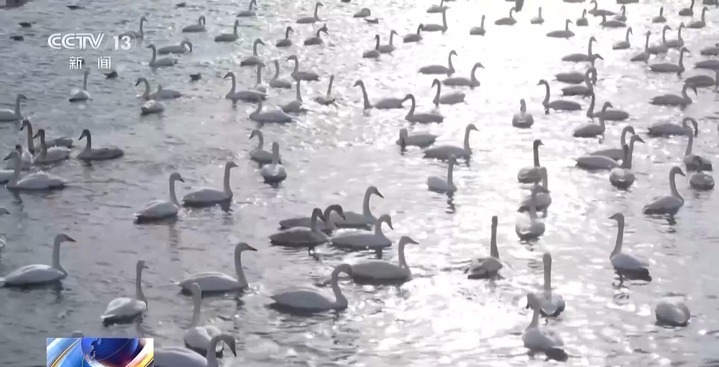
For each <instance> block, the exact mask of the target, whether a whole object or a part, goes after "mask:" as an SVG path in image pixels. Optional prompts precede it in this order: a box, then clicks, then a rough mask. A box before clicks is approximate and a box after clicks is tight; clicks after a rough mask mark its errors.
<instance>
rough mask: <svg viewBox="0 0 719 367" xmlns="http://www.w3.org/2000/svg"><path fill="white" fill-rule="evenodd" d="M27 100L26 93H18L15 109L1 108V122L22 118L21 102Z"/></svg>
mask: <svg viewBox="0 0 719 367" xmlns="http://www.w3.org/2000/svg"><path fill="white" fill-rule="evenodd" d="M25 100H27V97H25V95H24V94H18V95H17V97H15V108H14V109H12V110H10V109H7V108H4V109H0V122H12V121H20V120H22V119H23V117H22V114H21V113H20V102H21V101H25Z"/></svg>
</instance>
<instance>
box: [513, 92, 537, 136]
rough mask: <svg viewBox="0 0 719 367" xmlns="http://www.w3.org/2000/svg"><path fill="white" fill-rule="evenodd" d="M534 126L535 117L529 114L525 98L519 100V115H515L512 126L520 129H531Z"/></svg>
mask: <svg viewBox="0 0 719 367" xmlns="http://www.w3.org/2000/svg"><path fill="white" fill-rule="evenodd" d="M533 124H534V117H532V114H531V113H527V102H525V101H524V98H522V99H520V100H519V113H515V114H514V116H512V126H514V127H518V128H523V129H526V128H530V127H532V125H533Z"/></svg>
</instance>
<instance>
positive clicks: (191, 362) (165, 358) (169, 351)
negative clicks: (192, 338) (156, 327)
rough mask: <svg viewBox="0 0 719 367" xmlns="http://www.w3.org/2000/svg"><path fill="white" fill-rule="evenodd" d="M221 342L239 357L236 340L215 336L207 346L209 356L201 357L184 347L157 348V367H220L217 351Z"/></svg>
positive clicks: (224, 336) (155, 364) (226, 336)
mask: <svg viewBox="0 0 719 367" xmlns="http://www.w3.org/2000/svg"><path fill="white" fill-rule="evenodd" d="M220 342H223V343H224V344H227V345H229V346H230V351H232V354H233V355H235V356H236V355H237V349H236V348H237V347H236V346H235V338H233V337H232V336H230V335H227V334H221V335H215V336H213V337H212V339H210V343H209V344H208V345H207V354H205V356H204V357H203V356H201V355H200V354H198V353H197V352H195V351H192V350H190V349H187V348H184V347H164V348H155V359H154V364H153V366H155V367H178V366H182V367H219V365H220V364H219V362H218V361H217V354H216V350H217V349H218V345H219V343H220Z"/></svg>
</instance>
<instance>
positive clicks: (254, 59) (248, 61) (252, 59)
mask: <svg viewBox="0 0 719 367" xmlns="http://www.w3.org/2000/svg"><path fill="white" fill-rule="evenodd" d="M258 45H262V46H264V45H265V43H264V42H262V40H261V39H259V38H257V39H255V41H254V42H253V43H252V56H249V57H247V58H245V59H244V60H242V61H240V66H255V65H260V64H262V65H264V64H263V63H262V60H260V57H259V56H257V46H258Z"/></svg>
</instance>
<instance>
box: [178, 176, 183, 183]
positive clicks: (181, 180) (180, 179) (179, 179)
mask: <svg viewBox="0 0 719 367" xmlns="http://www.w3.org/2000/svg"><path fill="white" fill-rule="evenodd" d="M177 181H180V182H185V180H183V179H182V177H180V178H178V179H177Z"/></svg>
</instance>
